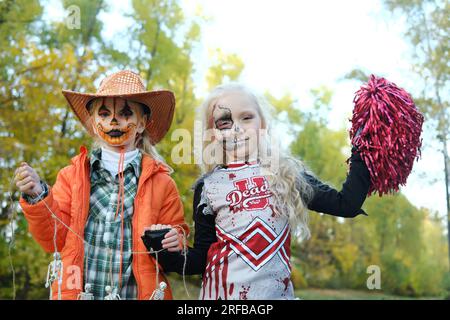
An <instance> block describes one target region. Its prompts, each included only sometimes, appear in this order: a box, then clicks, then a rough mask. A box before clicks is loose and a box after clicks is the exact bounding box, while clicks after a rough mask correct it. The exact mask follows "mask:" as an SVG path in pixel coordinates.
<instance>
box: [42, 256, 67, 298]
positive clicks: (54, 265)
mask: <svg viewBox="0 0 450 320" xmlns="http://www.w3.org/2000/svg"><path fill="white" fill-rule="evenodd" d="M62 277H63V263H62V261H61V255H60V254H59V252H55V253H53V261H52V262H50V264H49V265H48V269H47V280H46V282H45V287H46V288H50V300H52V298H53V297H52V296H53V292H52V284H53V282H54V281H55V280H57V281H58V300H61V285H62Z"/></svg>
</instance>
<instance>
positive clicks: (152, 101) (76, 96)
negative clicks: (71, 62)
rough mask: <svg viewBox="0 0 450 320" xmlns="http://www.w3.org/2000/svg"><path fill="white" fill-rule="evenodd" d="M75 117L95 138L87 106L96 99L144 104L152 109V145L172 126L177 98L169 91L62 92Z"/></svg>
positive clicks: (148, 128) (150, 124) (148, 123)
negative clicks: (116, 99) (118, 92)
mask: <svg viewBox="0 0 450 320" xmlns="http://www.w3.org/2000/svg"><path fill="white" fill-rule="evenodd" d="M62 93H63V95H64V97H65V98H66V100H67V102H68V103H69V105H70V107H71V108H72V110H73V112H74V113H75V115H76V116H77V117H78V119H79V120H80V121H81V123H82V124H83V126H84V127H85V128H86V130H87V131H88V133H89V134H90V135H91V136H95V133H94V131H93V129H92V125H91V123H90V121H89V120H90V118H91V116H90V115H89V112H88V110H87V108H86V106H87V104H88V103H89V102H90V101H91V100H93V99H95V98H106V97H111V98H123V99H128V100H132V101H135V102H139V103H142V104H144V105H145V106H147V107H148V108H149V109H150V112H151V114H150V118H149V119H148V121H147V125H146V128H145V130H146V131H147V132H148V135H149V136H150V139H151V143H152V144H156V143H158V142H159V141H161V139H162V138H163V137H164V136H165V135H166V133H167V131H169V128H170V125H171V124H172V119H173V114H174V111H175V96H174V94H173V93H172V92H171V91H168V90H156V91H145V92H139V93H130V94H116V95H114V94H108V95H102V94H96V93H80V92H75V91H71V90H62Z"/></svg>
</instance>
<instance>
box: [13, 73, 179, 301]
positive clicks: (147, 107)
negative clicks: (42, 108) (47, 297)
mask: <svg viewBox="0 0 450 320" xmlns="http://www.w3.org/2000/svg"><path fill="white" fill-rule="evenodd" d="M63 94H64V96H65V97H66V99H67V101H68V102H69V104H70V106H71V108H72V110H73V111H74V113H75V114H76V115H77V117H78V118H79V119H80V121H81V123H82V124H83V126H84V127H85V128H86V130H87V131H88V132H89V134H90V135H91V136H93V137H94V138H95V139H96V141H95V144H94V145H95V146H96V148H94V150H93V151H92V152H91V154H90V155H88V151H87V149H86V148H85V147H84V146H82V147H81V148H80V154H79V155H77V156H75V157H74V158H73V159H72V161H71V164H70V165H69V166H67V167H65V168H63V169H62V170H60V171H59V173H58V175H57V179H56V182H55V184H54V185H53V187H50V186H48V185H47V184H46V183H44V182H43V181H41V179H40V178H39V176H38V175H37V173H36V171H35V170H34V169H33V168H31V167H30V166H29V165H28V164H26V163H22V164H21V166H20V167H19V168H17V170H16V173H15V174H16V176H15V180H16V185H17V186H18V188H19V189H20V191H21V192H22V197H21V199H20V205H21V207H22V209H23V212H24V214H25V217H26V219H27V221H28V224H29V230H30V232H31V234H32V235H33V237H34V238H35V240H36V241H37V242H38V243H39V244H40V245H41V246H42V247H43V248H44V250H46V251H48V252H53V251H55V252H61V259H62V261H61V265H63V266H64V267H63V270H62V283H61V288H60V292H59V295H60V297H61V298H62V299H77V297H79V296H80V294H81V296H83V292H82V290H83V288H84V289H85V290H86V292H84V296H85V297H86V296H88V297H89V298H90V299H92V298H94V299H118V298H119V297H120V298H121V299H149V298H150V297H151V296H152V294H153V293H154V292H155V290H157V289H159V288H160V284H161V283H162V282H167V281H166V279H165V277H164V275H163V274H160V273H159V269H158V268H157V264H156V261H155V259H154V258H153V257H152V256H150V255H149V254H146V248H145V245H144V243H143V242H142V240H141V235H142V234H143V233H144V232H145V230H146V229H147V228H149V226H151V225H160V224H162V225H172V226H174V227H173V228H172V229H171V230H170V232H169V233H167V234H166V237H165V239H164V240H163V248H164V249H168V250H174V249H176V248H177V247H178V246H180V243H181V241H182V239H181V234H182V233H183V234H186V232H188V228H187V227H186V225H185V224H184V214H183V206H182V203H181V200H180V196H179V194H178V191H177V188H176V185H175V183H174V181H173V180H172V178H171V177H170V176H169V174H170V169H169V167H168V166H167V165H166V164H165V163H164V161H163V160H162V159H161V158H160V157H159V156H158V154H157V152H156V150H155V148H154V145H155V144H156V143H158V142H159V141H160V140H161V139H162V138H163V137H164V135H165V134H166V133H167V131H168V129H169V127H170V124H171V122H172V118H173V113H174V108H175V98H174V95H173V93H172V92H170V91H165V90H160V91H146V90H145V86H144V84H143V81H142V79H141V78H140V77H139V75H137V74H136V73H133V72H131V71H119V72H116V73H114V74H112V75H110V76H108V77H106V78H105V79H104V80H103V81H102V82H101V84H100V87H99V89H98V91H97V93H95V94H90V93H78V92H73V91H67V90H63ZM177 226H178V227H177ZM55 228H56V230H55ZM181 231H183V232H181ZM140 253H142V254H140ZM77 275H78V277H81V281H78V283H77V279H76V276H77ZM155 275H156V276H155ZM80 284H81V285H80ZM52 287H53V293H54V294H53V296H54V297H53V298H55V297H56V291H57V289H58V288H57V283H56V282H55V283H53V286H52ZM164 291H165V292H164V298H165V299H171V298H172V295H171V290H170V287H167V289H165V290H164Z"/></svg>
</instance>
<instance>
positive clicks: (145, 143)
mask: <svg viewBox="0 0 450 320" xmlns="http://www.w3.org/2000/svg"><path fill="white" fill-rule="evenodd" d="M100 103H102V98H97V99H94V100H91V101H90V102H89V103H88V111H89V114H90V115H91V119H92V114H93V112H94V110H95V109H96V108H97V107H99V106H100ZM136 103H137V102H136ZM138 104H139V105H140V106H141V110H140V112H138V117H148V116H149V115H148V114H147V113H146V112H145V109H144V108H146V106H144V105H141V104H140V103H138ZM89 121H90V120H89ZM103 146H105V142H104V141H103V140H102V139H100V138H99V137H98V136H95V137H94V142H93V144H92V147H93V148H94V149H97V148H101V147H103ZM134 146H135V147H136V148H137V149H139V150H140V151H141V152H142V154H146V155H148V156H150V157H151V158H152V159H154V160H156V161H158V162H160V163H162V164H163V165H164V166H166V167H167V169H168V170H169V172H170V173H172V172H173V169H172V168H171V167H170V166H169V165H168V164H167V163H166V161H165V160H164V158H163V157H161V155H160V154H159V153H158V151H157V150H156V148H155V146H154V145H153V144H152V142H151V139H150V135H149V134H148V132H147V130H144V131H143V132H142V133H138V134H137V135H136V139H135V141H134Z"/></svg>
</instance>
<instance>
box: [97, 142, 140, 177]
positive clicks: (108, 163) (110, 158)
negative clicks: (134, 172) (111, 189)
mask: <svg viewBox="0 0 450 320" xmlns="http://www.w3.org/2000/svg"><path fill="white" fill-rule="evenodd" d="M138 153H139V149H134V150H133V151H128V152H125V158H124V163H123V169H125V168H126V166H127V164H129V163H130V162H131V161H133V160H134V158H136V156H137V155H138ZM119 160H120V153H118V152H115V151H112V150H108V149H106V148H105V147H102V160H101V161H102V164H103V166H104V167H105V169H106V170H108V171H109V172H110V173H111V175H112V176H113V177H115V176H116V174H117V173H118V172H119Z"/></svg>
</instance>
